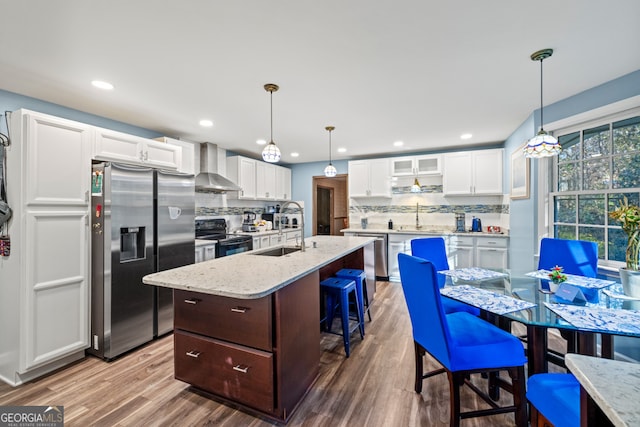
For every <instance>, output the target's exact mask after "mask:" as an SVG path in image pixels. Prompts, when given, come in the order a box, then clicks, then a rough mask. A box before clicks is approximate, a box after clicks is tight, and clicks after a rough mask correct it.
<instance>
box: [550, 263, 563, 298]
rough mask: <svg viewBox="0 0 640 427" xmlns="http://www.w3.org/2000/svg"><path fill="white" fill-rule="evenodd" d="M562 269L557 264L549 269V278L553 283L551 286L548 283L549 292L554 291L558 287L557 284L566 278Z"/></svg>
mask: <svg viewBox="0 0 640 427" xmlns="http://www.w3.org/2000/svg"><path fill="white" fill-rule="evenodd" d="M563 270H564V269H563V268H562V267H559V266H557V265H556V266H555V267H553V268H552V269H551V273H549V279H551V282H552V283H553V286H552V285H551V284H549V289H550V290H551V292H555V291H556V290H557V289H558V285H560V283H562V282H565V281H566V280H567V275H566V274H564V273H563V272H562V271H563Z"/></svg>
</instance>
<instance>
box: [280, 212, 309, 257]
mask: <svg viewBox="0 0 640 427" xmlns="http://www.w3.org/2000/svg"><path fill="white" fill-rule="evenodd" d="M292 203H293V204H294V205H296V206H297V207H298V209H299V210H300V222H301V223H302V233H301V237H302V238H301V239H300V251H302V252H304V210H303V209H302V206H300V203H298V202H295V201H293V200H290V201H288V202H284V203H283V204H282V206H281V207H280V212H283V213H284V209H285V208H286V207H287V206H289V205H290V204H292ZM278 232H279V234H280V240H282V221H280V222H279V224H278Z"/></svg>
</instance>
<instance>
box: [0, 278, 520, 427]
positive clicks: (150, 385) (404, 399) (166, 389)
mask: <svg viewBox="0 0 640 427" xmlns="http://www.w3.org/2000/svg"><path fill="white" fill-rule="evenodd" d="M371 314H372V316H373V321H372V322H368V321H367V322H366V325H365V327H366V335H365V339H364V340H360V337H359V335H358V334H357V332H356V333H355V334H354V335H353V336H352V347H351V357H349V358H348V359H347V358H345V356H344V347H343V345H342V337H340V336H337V335H330V334H324V333H323V334H322V341H321V345H320V348H321V351H322V353H321V362H320V374H319V377H318V379H317V381H316V382H315V384H314V385H313V387H312V388H311V390H310V391H309V393H308V394H307V396H306V397H305V398H304V400H303V401H302V403H301V404H300V406H299V407H298V409H297V411H296V412H295V414H294V415H293V416H292V418H291V419H290V421H289V423H288V425H289V426H374V427H375V426H384V427H389V426H390V427H395V426H398V427H401V426H402V427H404V426H433V427H438V426H447V425H448V424H449V386H448V382H447V377H446V375H445V374H441V375H437V376H435V377H433V378H430V379H427V380H425V383H424V386H423V392H422V393H421V394H417V393H415V391H414V390H413V375H414V359H413V357H414V356H413V341H412V337H411V324H410V321H409V315H408V312H407V309H406V306H405V303H404V299H403V295H402V289H401V286H400V284H399V283H392V282H378V290H377V293H376V298H375V301H374V302H373V303H372V305H371ZM427 358H428V360H431V359H430V357H429V356H427ZM429 367H433V368H436V367H438V365H437V363H436V362H433V361H431V362H430V366H429ZM425 369H426V368H425ZM474 382H475V383H477V384H479V385H480V386H481V387H482V388H483V389H486V384H485V380H484V379H482V378H480V377H478V378H475V377H474ZM462 390H463V392H462V402H463V408H462V409H463V410H469V409H475V408H484V407H486V404H485V403H484V402H482V401H481V400H480V399H479V398H477V397H476V396H475V395H474V394H473V393H472V392H471V391H470V390H469V389H468V388H467V387H464V388H463V389H462ZM510 399H511V396H510V395H509V394H508V393H506V392H503V393H502V401H503V402H502V403H504V402H510ZM7 405H63V406H64V418H65V426H109V427H111V426H182V427H184V426H256V427H257V426H270V425H274V423H273V422H269V421H265V420H262V419H259V418H256V417H254V416H252V415H249V414H247V413H245V412H242V411H239V410H235V409H232V408H230V407H228V406H225V405H223V404H221V403H218V402H216V401H213V400H210V399H209V398H207V397H205V396H202V395H200V394H199V393H197V392H196V391H195V390H194V389H192V388H190V386H189V385H188V384H185V383H183V382H181V381H178V380H176V379H174V378H173V337H172V336H171V335H169V336H167V337H164V338H161V339H159V340H156V341H154V342H152V343H150V344H147V345H145V346H144V347H141V348H139V349H136V350H134V351H132V352H130V353H128V354H125V355H123V356H121V357H119V358H118V359H116V360H115V361H112V362H110V363H107V362H104V361H102V360H100V359H97V358H95V357H87V358H85V359H83V360H81V361H79V362H77V363H75V364H73V365H71V366H69V367H66V368H64V369H62V370H59V371H57V372H55V373H52V374H50V375H48V376H46V377H43V378H40V379H38V380H36V381H32V382H29V383H27V384H24V385H21V386H19V387H15V388H12V387H10V386H8V385H6V384H4V383H0V406H7ZM461 425H462V426H468V427H480V426H492V427H494V426H496V427H497V426H513V425H514V422H513V415H511V414H505V415H496V416H492V417H485V418H475V419H467V420H462V423H461Z"/></svg>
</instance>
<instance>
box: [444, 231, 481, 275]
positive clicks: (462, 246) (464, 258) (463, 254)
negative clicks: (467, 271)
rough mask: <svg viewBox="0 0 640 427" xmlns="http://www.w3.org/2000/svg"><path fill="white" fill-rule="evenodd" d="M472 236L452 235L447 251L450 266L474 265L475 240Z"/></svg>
mask: <svg viewBox="0 0 640 427" xmlns="http://www.w3.org/2000/svg"><path fill="white" fill-rule="evenodd" d="M473 239H474V238H473V237H472V236H457V235H454V236H451V239H450V240H449V247H448V252H447V254H448V255H447V259H448V260H449V267H450V268H468V267H474V266H475V264H474V259H473V256H474V247H473V245H474V241H473Z"/></svg>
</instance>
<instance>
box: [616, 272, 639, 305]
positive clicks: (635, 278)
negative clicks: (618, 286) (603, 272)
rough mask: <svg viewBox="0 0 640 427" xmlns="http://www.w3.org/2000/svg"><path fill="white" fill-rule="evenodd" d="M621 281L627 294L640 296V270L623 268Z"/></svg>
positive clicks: (635, 296)
mask: <svg viewBox="0 0 640 427" xmlns="http://www.w3.org/2000/svg"><path fill="white" fill-rule="evenodd" d="M620 282H621V283H622V289H623V290H624V294H625V295H627V296H630V297H634V298H640V271H636V270H629V269H628V268H621V269H620Z"/></svg>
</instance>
